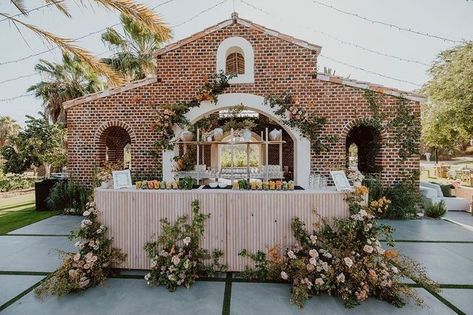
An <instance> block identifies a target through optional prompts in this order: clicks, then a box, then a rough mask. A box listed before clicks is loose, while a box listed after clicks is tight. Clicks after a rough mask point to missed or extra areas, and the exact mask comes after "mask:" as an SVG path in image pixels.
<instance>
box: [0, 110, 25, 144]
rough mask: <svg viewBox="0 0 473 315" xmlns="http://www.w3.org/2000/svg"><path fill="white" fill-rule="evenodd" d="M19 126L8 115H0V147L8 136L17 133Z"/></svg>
mask: <svg viewBox="0 0 473 315" xmlns="http://www.w3.org/2000/svg"><path fill="white" fill-rule="evenodd" d="M20 129H21V127H20V125H18V124H17V122H16V121H15V120H14V119H12V118H11V117H9V116H0V148H2V147H3V146H4V145H5V144H6V143H7V141H8V139H9V138H10V137H13V136H15V135H17V134H18V132H19V131H20Z"/></svg>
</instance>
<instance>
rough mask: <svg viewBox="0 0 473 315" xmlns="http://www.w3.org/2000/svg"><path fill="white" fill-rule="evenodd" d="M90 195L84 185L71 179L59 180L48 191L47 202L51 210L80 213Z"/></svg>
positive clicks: (83, 209)
mask: <svg viewBox="0 0 473 315" xmlns="http://www.w3.org/2000/svg"><path fill="white" fill-rule="evenodd" d="M91 195H92V192H91V191H90V189H88V188H87V187H86V186H83V185H81V184H79V183H76V182H73V181H60V182H57V183H56V184H55V185H54V187H53V189H52V190H51V191H50V193H49V196H48V198H47V202H48V206H49V207H50V209H51V210H54V211H61V212H63V213H64V214H79V215H81V214H82V213H83V212H84V211H85V210H86V205H87V202H88V201H89V199H90V197H91Z"/></svg>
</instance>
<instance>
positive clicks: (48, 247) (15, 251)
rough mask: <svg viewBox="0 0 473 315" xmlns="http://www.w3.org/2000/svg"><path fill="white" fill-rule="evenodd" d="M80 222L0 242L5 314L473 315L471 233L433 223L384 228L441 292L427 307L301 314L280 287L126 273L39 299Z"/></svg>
mask: <svg viewBox="0 0 473 315" xmlns="http://www.w3.org/2000/svg"><path fill="white" fill-rule="evenodd" d="M454 216H455V217H454V219H456V220H455V221H457V220H462V222H469V221H468V219H470V218H469V217H467V216H468V214H461V213H455V214H454ZM447 218H453V216H451V217H447ZM80 220H81V217H73V216H56V217H52V218H49V219H46V220H43V221H40V222H37V223H35V224H32V225H29V226H27V227H24V228H21V229H18V230H15V231H13V232H10V233H9V234H8V235H1V236H0V253H1V255H0V312H1V313H2V314H21V315H23V314H48V315H50V314H72V315H75V314H87V315H92V314H100V315H106V314H132V313H133V314H135V315H138V314H314V313H317V314H473V302H472V301H473V231H471V230H469V229H468V228H466V227H464V226H461V225H458V224H455V223H453V222H449V221H446V220H433V219H422V220H411V221H383V223H387V224H390V225H392V226H394V227H395V228H396V233H395V239H396V240H398V243H397V245H396V246H397V247H398V248H399V249H400V250H401V251H402V252H403V253H405V254H407V255H410V256H411V257H413V258H415V259H417V260H419V261H421V262H422V263H423V264H424V265H425V266H426V267H427V269H428V272H429V275H430V276H431V277H432V278H433V279H435V280H436V281H438V282H440V283H441V285H442V287H443V289H442V292H441V293H440V294H438V295H437V294H435V295H433V294H431V293H429V292H427V291H426V290H424V289H422V288H416V290H418V292H419V294H420V295H421V296H422V297H423V298H424V300H425V304H426V306H424V307H418V306H416V305H406V306H405V307H404V308H401V309H398V308H395V307H393V306H391V305H389V304H387V303H385V302H382V301H378V300H375V299H370V300H369V301H368V302H366V303H363V304H362V305H360V306H358V307H355V308H354V309H351V310H348V309H345V308H344V306H343V304H342V303H341V302H340V301H339V300H338V299H336V298H333V297H330V296H328V295H322V296H319V297H316V298H313V299H311V300H310V301H309V302H308V303H307V304H306V306H305V307H304V309H302V310H300V309H299V308H297V307H296V306H294V305H291V304H290V303H289V286H288V285H284V284H275V283H250V282H245V281H242V280H240V279H236V278H235V277H234V275H233V277H232V275H231V274H228V275H226V276H225V275H222V277H221V278H219V279H215V280H212V281H199V282H197V283H196V284H195V286H194V287H192V288H191V289H190V290H187V289H178V290H177V291H176V292H175V293H169V292H168V291H167V290H166V289H164V288H162V287H153V288H149V287H147V286H146V284H145V282H144V280H143V279H142V275H143V272H140V271H128V272H125V273H123V274H122V276H120V277H117V278H114V279H109V280H107V281H106V282H105V283H104V285H103V286H100V287H97V288H93V289H91V290H88V291H86V292H84V293H81V294H73V295H69V296H65V297H62V298H56V297H49V298H46V299H44V300H39V299H37V298H36V297H35V296H34V294H33V292H32V290H33V288H34V287H35V286H37V285H38V284H39V282H40V281H41V280H42V279H44V277H46V276H47V275H48V273H49V272H51V271H53V270H54V269H55V268H56V267H57V266H58V265H59V264H60V258H59V252H58V250H62V251H71V250H73V245H72V244H73V242H72V241H70V240H68V238H67V236H66V235H67V234H68V233H69V231H70V230H71V229H72V228H74V227H75V226H77V225H78V224H79V222H80Z"/></svg>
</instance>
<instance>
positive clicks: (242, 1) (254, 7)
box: [240, 0, 430, 67]
mask: <svg viewBox="0 0 473 315" xmlns="http://www.w3.org/2000/svg"><path fill="white" fill-rule="evenodd" d="M240 2H241V3H243V4H244V5H246V6H248V7H251V8H253V9H255V10H258V11H260V12H262V13H264V14H266V15H268V16H271V17H272V18H275V17H274V15H273V14H271V13H269V12H268V11H265V10H263V9H261V8H259V7H256V6H255V5H253V4H251V3H248V2H246V1H245V0H240ZM279 20H280V21H283V20H282V19H279ZM297 26H298V27H299V28H301V29H304V30H306V29H309V30H311V31H313V32H315V33H319V34H322V35H324V36H327V37H329V38H331V39H333V40H335V41H337V42H339V43H341V44H344V45H348V46H352V47H355V48H358V49H361V50H364V51H367V52H370V53H373V54H376V55H378V56H383V57H388V58H392V59H396V60H399V61H403V62H409V63H415V64H419V65H422V66H426V67H430V65H429V64H428V63H425V62H422V61H419V60H414V59H408V58H404V57H399V56H395V55H391V54H388V53H385V52H380V51H377V50H374V49H371V48H366V47H363V46H361V45H358V44H356V43H353V42H348V41H346V40H343V39H340V38H338V37H336V36H334V35H332V34H329V33H327V32H324V31H319V30H317V29H314V28H307V27H306V26H302V25H297Z"/></svg>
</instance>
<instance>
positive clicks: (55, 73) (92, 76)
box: [28, 53, 104, 123]
mask: <svg viewBox="0 0 473 315" xmlns="http://www.w3.org/2000/svg"><path fill="white" fill-rule="evenodd" d="M35 70H36V71H38V72H39V73H40V74H41V76H42V78H43V80H42V81H41V82H39V83H36V84H34V85H32V86H30V87H29V88H28V92H31V91H34V93H35V96H36V97H38V98H42V100H43V106H44V112H45V114H46V115H48V116H49V117H50V118H51V120H52V121H53V122H57V121H59V122H62V123H65V120H66V119H65V118H66V115H65V112H64V109H63V108H62V103H63V102H65V101H68V100H71V99H74V98H77V97H80V96H83V95H85V94H89V93H95V92H98V91H101V90H103V88H104V84H103V82H102V81H101V80H100V77H99V75H98V74H97V73H96V72H95V71H93V70H92V69H91V67H90V66H89V65H88V64H87V63H85V62H82V61H80V60H79V59H78V58H77V57H74V56H72V55H71V54H68V53H64V54H63V55H62V64H59V63H55V62H49V61H47V60H44V59H40V63H38V64H37V65H36V66H35Z"/></svg>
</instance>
